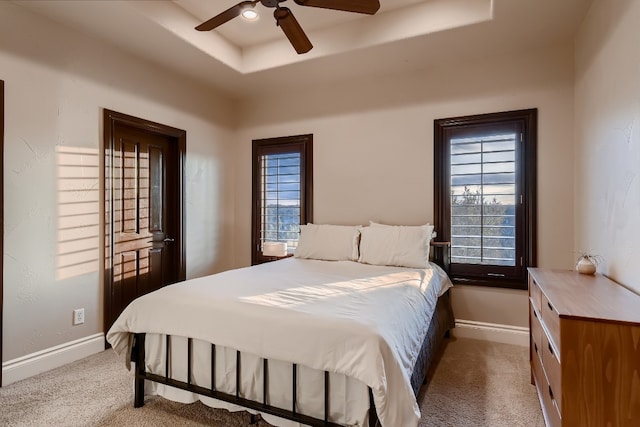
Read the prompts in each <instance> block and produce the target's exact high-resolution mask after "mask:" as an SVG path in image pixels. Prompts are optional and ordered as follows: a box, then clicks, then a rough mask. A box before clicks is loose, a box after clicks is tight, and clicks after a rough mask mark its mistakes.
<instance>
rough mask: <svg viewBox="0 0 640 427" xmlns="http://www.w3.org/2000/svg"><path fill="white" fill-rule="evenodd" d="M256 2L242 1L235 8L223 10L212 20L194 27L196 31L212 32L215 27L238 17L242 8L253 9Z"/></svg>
mask: <svg viewBox="0 0 640 427" xmlns="http://www.w3.org/2000/svg"><path fill="white" fill-rule="evenodd" d="M256 3H257V2H255V1H242V2H240V3H238V4H237V5H235V6H232V7H230V8H229V9H227V10H225V11H224V12H222V13H220V14H218V15H216V16H214V17H213V18H211V19H209V20H208V21H206V22H203V23H202V24H200V25H198V26H197V27H196V30H198V31H210V30H213V29H214V28H216V27H219V26H220V25H222V24H224V23H225V22H228V21H231V20H232V19H233V18H235V17H237V16H240V14H241V13H242V11H243V10H244V8H246V7H254V6H255V5H256Z"/></svg>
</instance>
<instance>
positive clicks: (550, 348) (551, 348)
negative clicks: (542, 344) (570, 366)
mask: <svg viewBox="0 0 640 427" xmlns="http://www.w3.org/2000/svg"><path fill="white" fill-rule="evenodd" d="M547 345H548V346H549V353H551V355H552V356H553V347H551V343H549V344H547Z"/></svg>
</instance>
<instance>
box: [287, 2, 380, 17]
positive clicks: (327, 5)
mask: <svg viewBox="0 0 640 427" xmlns="http://www.w3.org/2000/svg"><path fill="white" fill-rule="evenodd" d="M294 1H295V2H296V3H298V4H299V5H300V6H310V7H321V8H323V9H333V10H343V11H345V12H355V13H366V14H368V15H375V13H376V12H377V11H378V9H380V1H379V0H294Z"/></svg>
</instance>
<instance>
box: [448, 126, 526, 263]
mask: <svg viewBox="0 0 640 427" xmlns="http://www.w3.org/2000/svg"><path fill="white" fill-rule="evenodd" d="M519 138H520V134H519V133H515V132H489V133H487V134H485V135H481V136H470V137H462V138H451V140H450V141H451V169H450V170H451V262H454V263H468V264H484V265H504V266H515V264H516V242H515V239H516V215H515V213H516V212H515V209H516V198H517V195H516V191H517V185H516V184H517V183H516V140H517V139H519Z"/></svg>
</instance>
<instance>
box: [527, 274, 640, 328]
mask: <svg viewBox="0 0 640 427" xmlns="http://www.w3.org/2000/svg"><path fill="white" fill-rule="evenodd" d="M528 270H529V273H530V274H531V276H532V277H533V278H534V279H535V281H536V282H537V283H538V285H539V286H540V289H541V290H542V292H543V293H544V294H545V296H546V297H547V299H548V300H549V301H550V302H551V304H553V306H554V308H555V309H556V310H557V311H558V313H559V314H560V317H563V318H581V319H593V320H600V321H607V322H617V323H632V324H640V295H638V294H635V293H633V292H631V291H630V290H628V289H627V288H625V287H623V286H621V285H619V284H618V283H616V282H614V281H612V280H610V279H608V278H606V277H605V276H603V275H601V274H595V275H588V274H580V273H578V272H576V271H572V270H547V269H544V268H529V269H528Z"/></svg>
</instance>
